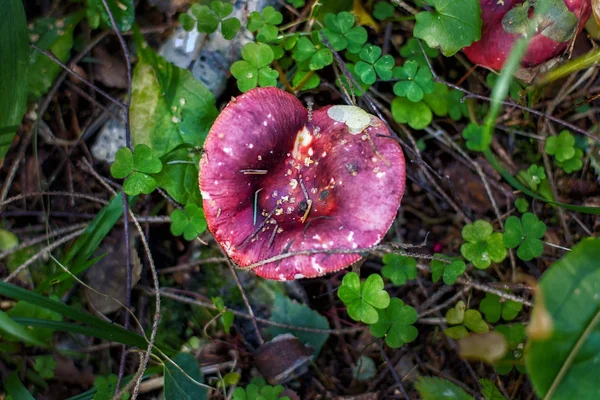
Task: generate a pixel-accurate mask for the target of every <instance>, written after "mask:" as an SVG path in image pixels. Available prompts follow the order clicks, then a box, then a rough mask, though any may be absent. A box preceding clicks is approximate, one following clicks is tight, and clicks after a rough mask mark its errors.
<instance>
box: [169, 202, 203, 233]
mask: <svg viewBox="0 0 600 400" xmlns="http://www.w3.org/2000/svg"><path fill="white" fill-rule="evenodd" d="M171 221H172V222H171V233H172V234H173V235H175V236H179V235H181V234H183V237H184V238H185V240H194V239H195V238H196V237H197V236H198V235H199V234H201V233H202V232H204V231H205V230H206V227H207V225H206V219H205V218H204V210H202V209H201V208H200V207H198V206H197V205H196V204H188V205H186V206H185V212H184V211H181V210H180V209H176V210H174V211H173V212H172V213H171Z"/></svg>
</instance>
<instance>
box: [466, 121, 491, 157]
mask: <svg viewBox="0 0 600 400" xmlns="http://www.w3.org/2000/svg"><path fill="white" fill-rule="evenodd" d="M462 136H463V138H464V139H465V140H466V141H467V142H466V145H467V148H468V149H469V150H472V151H486V150H487V149H488V148H489V147H490V144H491V143H492V135H491V133H488V134H487V135H484V132H483V129H482V127H481V125H479V124H475V123H472V122H471V123H469V125H467V127H466V128H465V129H464V130H463V133H462Z"/></svg>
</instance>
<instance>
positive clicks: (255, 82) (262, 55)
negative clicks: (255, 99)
mask: <svg viewBox="0 0 600 400" xmlns="http://www.w3.org/2000/svg"><path fill="white" fill-rule="evenodd" d="M242 58H243V60H240V61H236V62H234V63H233V65H232V66H231V73H232V75H233V76H234V77H235V78H236V79H237V86H238V89H240V91H242V92H247V91H248V90H250V89H253V88H255V87H256V86H260V87H265V86H275V85H277V77H278V76H279V75H278V74H277V71H275V70H274V69H272V68H271V67H270V66H269V65H270V64H271V63H272V62H273V60H274V59H275V54H274V53H273V49H271V47H270V46H269V45H267V44H263V43H248V44H246V45H245V46H244V47H243V48H242Z"/></svg>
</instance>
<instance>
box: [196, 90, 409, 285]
mask: <svg viewBox="0 0 600 400" xmlns="http://www.w3.org/2000/svg"><path fill="white" fill-rule="evenodd" d="M337 107H338V108H337V109H335V108H334V109H333V110H331V108H330V107H329V106H328V107H324V108H321V109H319V110H317V111H314V112H312V113H311V112H309V111H307V110H306V108H305V107H304V106H303V105H302V103H301V102H300V101H299V100H298V99H297V98H296V97H294V96H293V95H291V94H289V93H287V92H284V91H282V90H280V89H277V88H273V87H269V88H257V89H253V90H250V91H248V92H247V93H245V94H243V95H241V96H239V97H237V98H235V99H232V100H231V102H230V103H229V104H228V105H227V106H226V107H225V109H224V110H223V111H222V112H221V114H220V115H219V117H218V118H217V120H216V121H215V123H214V125H213V126H212V128H211V130H210V132H209V134H208V137H207V139H206V142H205V144H204V155H203V157H202V160H201V161H200V178H199V180H200V192H201V194H202V198H203V203H204V212H205V215H206V221H207V223H208V228H209V230H210V231H211V232H212V234H213V235H214V237H215V239H216V240H217V242H218V243H219V244H220V245H221V246H222V247H223V249H224V250H225V251H226V252H227V254H228V255H229V256H230V257H231V258H232V259H233V260H234V261H235V262H236V263H237V264H238V265H239V266H241V267H248V266H251V265H252V264H256V263H259V262H261V261H264V260H267V259H269V258H272V257H274V256H278V255H282V254H285V253H296V252H301V251H307V250H310V251H322V252H319V253H314V254H309V255H294V256H290V257H286V258H282V259H279V260H277V261H273V262H268V263H265V264H262V265H260V266H256V267H255V268H253V270H254V272H255V273H256V274H257V275H259V276H261V277H264V278H267V279H277V280H282V281H283V280H292V279H300V278H311V277H317V276H321V275H324V274H327V273H330V272H334V271H338V270H340V269H343V268H346V267H348V266H349V265H351V264H352V263H354V262H356V261H357V260H359V259H360V258H361V257H362V256H361V254H359V253H345V254H339V253H338V254H333V253H331V252H329V253H328V251H331V250H339V249H344V250H354V249H360V248H367V247H371V246H373V245H376V244H378V243H379V242H380V241H381V239H382V238H383V237H384V236H385V234H386V232H387V231H388V229H389V227H390V225H391V224H392V222H393V220H394V218H395V216H396V212H397V210H398V207H399V206H400V200H401V199H402V195H403V193H404V185H405V179H406V173H405V170H406V165H405V161H404V156H403V154H402V149H401V148H400V145H399V144H398V143H397V142H396V141H395V140H393V139H392V138H391V135H390V133H389V131H388V129H387V128H386V126H385V124H384V123H383V122H382V121H381V120H379V119H378V118H376V117H374V116H372V115H369V114H366V113H364V112H363V111H362V110H359V109H358V108H355V109H356V110H358V111H359V114H360V113H362V116H363V117H364V116H368V117H367V123H366V124H365V125H364V127H361V128H359V130H357V129H356V128H355V127H354V125H355V123H354V122H352V121H350V122H344V121H343V120H340V118H338V117H337V115H339V113H334V112H333V111H339V110H340V109H343V107H340V106H337ZM350 109H353V108H350ZM328 110H330V112H328ZM342 114H343V111H342ZM330 115H332V116H333V117H335V118H336V119H332V117H330ZM353 124H354V125H353ZM363 128H364V129H363ZM351 132H352V133H351ZM383 136H387V137H383Z"/></svg>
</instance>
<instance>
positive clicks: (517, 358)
mask: <svg viewBox="0 0 600 400" xmlns="http://www.w3.org/2000/svg"><path fill="white" fill-rule="evenodd" d="M494 331H496V332H499V333H501V334H502V335H504V338H505V339H506V343H507V347H508V351H507V353H506V355H505V356H504V357H503V358H502V359H501V360H499V361H497V362H496V363H494V368H495V369H496V371H497V372H498V373H499V374H501V375H505V374H508V373H509V372H510V371H512V369H513V367H516V368H517V371H519V372H521V373H525V372H526V370H525V365H524V364H525V363H524V360H523V348H524V342H525V340H526V339H527V335H526V333H525V325H524V324H511V325H497V326H496V327H495V328H494Z"/></svg>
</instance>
